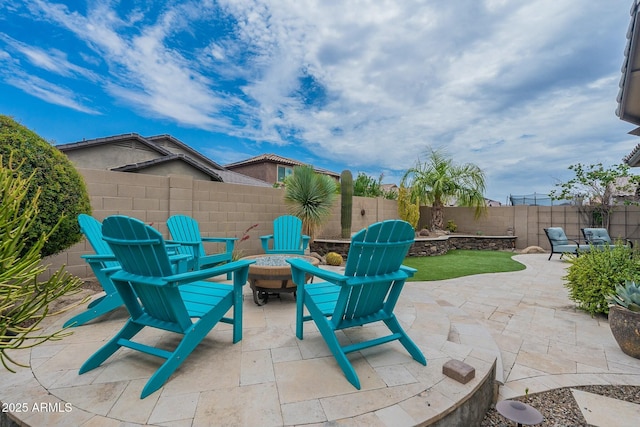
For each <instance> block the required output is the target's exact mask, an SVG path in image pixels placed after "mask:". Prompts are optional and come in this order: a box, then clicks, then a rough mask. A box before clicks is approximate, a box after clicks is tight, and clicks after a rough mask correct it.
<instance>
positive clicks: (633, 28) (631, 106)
mask: <svg viewBox="0 0 640 427" xmlns="http://www.w3.org/2000/svg"><path fill="white" fill-rule="evenodd" d="M630 13H631V22H630V23H629V29H628V30H627V46H626V48H625V52H624V62H623V64H622V78H621V79H620V91H619V92H618V108H617V109H616V115H617V116H618V117H619V118H620V119H621V120H624V121H626V122H629V123H632V124H634V125H638V126H640V25H639V23H640V22H639V20H638V13H640V0H634V1H633V4H632V5H631V11H630ZM629 133H630V134H633V135H640V128H636V129H634V130H632V131H631V132H629ZM639 150H640V149H639V148H638V147H637V146H636V148H635V149H634V150H633V151H632V152H631V153H630V154H629V155H627V156H626V157H625V158H624V159H623V161H624V162H626V163H627V164H628V165H629V166H632V167H633V166H638V165H640V153H639V152H638V151H639Z"/></svg>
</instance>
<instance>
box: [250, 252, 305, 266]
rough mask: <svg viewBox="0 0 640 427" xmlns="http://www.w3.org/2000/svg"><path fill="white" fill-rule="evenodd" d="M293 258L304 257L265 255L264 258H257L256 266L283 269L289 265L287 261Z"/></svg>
mask: <svg viewBox="0 0 640 427" xmlns="http://www.w3.org/2000/svg"><path fill="white" fill-rule="evenodd" d="M291 258H302V257H300V256H295V255H265V256H263V257H260V258H256V264H255V265H259V266H266V267H283V266H285V265H289V264H287V261H286V260H287V259H291Z"/></svg>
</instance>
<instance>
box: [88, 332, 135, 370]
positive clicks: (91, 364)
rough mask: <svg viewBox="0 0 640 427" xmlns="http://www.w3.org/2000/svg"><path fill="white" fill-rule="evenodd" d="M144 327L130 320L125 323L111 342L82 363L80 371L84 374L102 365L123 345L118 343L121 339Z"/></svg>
mask: <svg viewBox="0 0 640 427" xmlns="http://www.w3.org/2000/svg"><path fill="white" fill-rule="evenodd" d="M142 328H144V326H143V325H140V324H138V323H134V322H133V321H131V320H128V321H127V323H125V325H124V326H123V327H122V329H121V330H120V332H118V333H117V334H116V335H115V336H114V337H113V338H111V339H110V340H109V342H107V343H106V344H105V345H103V346H102V347H101V348H100V349H99V350H98V351H96V352H95V353H93V355H92V356H91V357H89V358H88V359H87V360H86V362H84V363H83V364H82V366H81V367H80V372H79V373H80V374H84V373H85V372H88V371H90V370H92V369H95V368H97V367H98V366H100V365H101V364H102V362H104V361H105V360H107V359H108V358H109V357H110V356H111V355H112V354H113V353H115V352H116V351H118V349H119V348H120V347H122V346H121V345H120V344H118V341H119V340H121V339H126V340H128V339H130V338H131V337H133V336H134V335H135V334H137V333H138V332H140V331H141V330H142Z"/></svg>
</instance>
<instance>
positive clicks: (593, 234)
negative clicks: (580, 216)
mask: <svg viewBox="0 0 640 427" xmlns="http://www.w3.org/2000/svg"><path fill="white" fill-rule="evenodd" d="M581 230H582V235H583V236H584V240H586V241H587V243H588V244H589V245H592V246H595V247H599V246H600V247H602V246H609V247H610V248H612V247H615V242H614V241H613V240H611V237H610V236H609V232H608V231H607V229H606V228H582V229H581ZM622 240H624V242H625V244H626V245H628V246H629V247H630V248H633V242H632V241H631V240H629V239H622Z"/></svg>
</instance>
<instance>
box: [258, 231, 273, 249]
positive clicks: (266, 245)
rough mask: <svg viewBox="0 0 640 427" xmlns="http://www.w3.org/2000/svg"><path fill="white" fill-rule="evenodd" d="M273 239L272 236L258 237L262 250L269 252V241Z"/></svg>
mask: <svg viewBox="0 0 640 427" xmlns="http://www.w3.org/2000/svg"><path fill="white" fill-rule="evenodd" d="M270 239H273V234H269V235H266V236H260V243H262V249H263V250H264V251H265V252H267V251H268V250H269V240H270Z"/></svg>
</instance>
